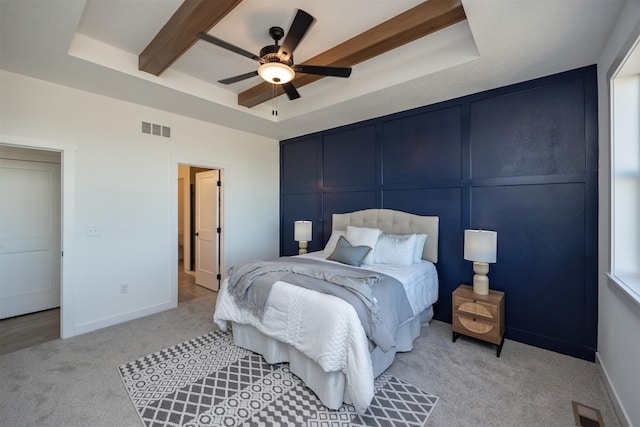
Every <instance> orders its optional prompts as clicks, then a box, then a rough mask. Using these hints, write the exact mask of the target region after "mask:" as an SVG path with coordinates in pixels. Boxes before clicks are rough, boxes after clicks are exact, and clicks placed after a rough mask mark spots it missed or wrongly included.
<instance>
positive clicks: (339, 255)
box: [327, 236, 371, 267]
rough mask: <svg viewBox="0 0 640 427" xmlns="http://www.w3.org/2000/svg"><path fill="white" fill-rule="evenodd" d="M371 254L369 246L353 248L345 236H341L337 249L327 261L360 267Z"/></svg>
mask: <svg viewBox="0 0 640 427" xmlns="http://www.w3.org/2000/svg"><path fill="white" fill-rule="evenodd" d="M369 252H371V248H370V247H369V246H351V243H349V241H348V240H347V239H346V238H345V237H344V236H340V238H339V239H338V243H336V248H335V249H334V251H333V253H332V254H331V255H329V256H328V257H327V259H330V260H332V261H338V262H341V263H343V264H348V265H353V266H356V267H360V265H361V264H362V261H364V259H365V257H366V256H367V254H368V253H369Z"/></svg>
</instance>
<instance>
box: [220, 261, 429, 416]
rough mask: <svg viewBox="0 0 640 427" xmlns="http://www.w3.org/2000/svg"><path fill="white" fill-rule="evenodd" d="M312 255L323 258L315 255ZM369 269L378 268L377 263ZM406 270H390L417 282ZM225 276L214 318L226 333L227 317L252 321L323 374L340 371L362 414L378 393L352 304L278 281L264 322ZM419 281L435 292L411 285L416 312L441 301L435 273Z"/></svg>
mask: <svg viewBox="0 0 640 427" xmlns="http://www.w3.org/2000/svg"><path fill="white" fill-rule="evenodd" d="M309 256H310V257H313V258H314V259H322V257H316V256H314V254H309ZM328 262H331V261H328ZM425 263H427V262H425ZM427 264H430V265H431V266H433V264H431V263H427ZM366 267H367V268H369V267H372V268H371V269H372V270H373V269H376V270H377V268H375V267H377V266H366ZM406 270H407V269H406V268H405V269H404V270H403V271H404V272H405V274H404V275H405V276H407V277H397V275H394V274H390V273H389V272H386V274H389V275H392V276H394V277H396V278H397V279H398V280H400V281H401V282H402V283H403V284H404V285H405V288H406V287H407V285H412V284H413V285H415V283H414V282H415V281H413V282H412V281H411V280H409V277H408V275H407V274H406ZM433 271H434V272H435V268H433ZM380 272H384V271H380ZM400 276H402V275H401V274H400ZM227 280H228V279H225V281H224V282H223V284H222V287H221V288H220V292H219V294H218V299H217V302H216V309H215V312H214V316H213V319H214V321H215V322H216V324H217V325H218V326H219V327H220V329H222V330H225V331H226V330H227V322H228V321H233V322H237V323H243V324H249V325H252V326H253V327H255V328H256V329H257V330H259V331H260V332H262V333H263V334H265V335H267V336H269V337H272V338H274V339H277V340H279V341H282V342H284V343H287V344H289V345H292V346H293V347H295V348H296V349H297V350H299V351H300V352H302V353H303V354H304V355H305V356H307V357H309V358H310V359H312V360H314V361H315V362H316V363H318V364H319V365H320V367H322V369H323V370H324V371H325V372H334V371H341V372H343V373H344V374H345V376H346V379H347V391H348V393H349V396H350V397H351V399H352V401H353V405H354V407H355V408H356V410H357V411H359V412H363V411H364V410H365V409H366V408H367V407H368V406H369V403H370V402H371V400H372V399H373V394H374V389H373V380H374V378H373V368H372V365H371V357H370V355H369V345H368V340H367V337H366V335H365V332H364V330H363V328H362V326H361V324H360V320H359V318H358V315H357V313H356V311H355V309H354V308H353V307H352V306H351V305H350V304H349V303H347V302H345V301H344V300H342V299H340V298H337V297H334V296H332V295H326V294H321V293H318V292H315V291H311V290H308V289H304V288H301V287H298V286H294V285H291V284H288V283H285V282H282V281H280V282H276V283H275V285H274V287H273V289H272V291H271V294H270V296H269V300H268V304H267V308H266V309H265V311H264V317H263V319H262V321H260V320H259V319H258V318H256V317H255V316H253V315H252V314H251V313H249V312H248V311H246V310H241V309H240V308H238V307H237V306H236V305H235V303H234V302H233V299H232V297H231V295H230V294H229V293H228V291H227ZM419 285H420V287H426V288H429V289H431V290H430V291H428V292H416V291H415V290H413V289H407V290H408V296H409V300H410V302H411V306H412V308H414V311H416V309H418V312H419V311H421V310H422V309H423V308H425V307H428V306H429V305H431V304H432V303H433V302H435V300H436V299H437V277H436V280H435V286H434V285H427V284H425V283H424V282H422V281H421V282H420V283H419ZM433 289H435V291H433ZM411 291H413V292H411ZM411 294H414V296H415V295H416V294H418V298H419V299H420V301H412V295H411ZM434 294H435V296H434ZM414 299H415V298H414ZM429 300H432V301H429ZM328 313H331V314H330V315H328ZM415 314H417V313H415Z"/></svg>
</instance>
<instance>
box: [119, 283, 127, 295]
mask: <svg viewBox="0 0 640 427" xmlns="http://www.w3.org/2000/svg"><path fill="white" fill-rule="evenodd" d="M120 293H121V294H126V293H129V284H128V283H123V284H122V285H120Z"/></svg>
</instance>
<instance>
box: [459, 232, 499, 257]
mask: <svg viewBox="0 0 640 427" xmlns="http://www.w3.org/2000/svg"><path fill="white" fill-rule="evenodd" d="M497 249H498V233H496V232H495V231H487V230H464V259H466V260H467V261H475V262H488V263H494V262H496V252H497Z"/></svg>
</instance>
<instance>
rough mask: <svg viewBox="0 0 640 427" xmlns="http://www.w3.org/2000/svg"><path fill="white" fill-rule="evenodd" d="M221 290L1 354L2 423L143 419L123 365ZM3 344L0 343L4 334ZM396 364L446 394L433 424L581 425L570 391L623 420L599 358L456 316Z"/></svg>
mask: <svg viewBox="0 0 640 427" xmlns="http://www.w3.org/2000/svg"><path fill="white" fill-rule="evenodd" d="M214 304H215V299H214V296H208V297H203V298H196V299H193V300H191V301H188V302H186V303H184V304H180V306H179V307H178V308H177V309H174V310H170V311H166V312H163V313H159V314H155V315H152V316H148V317H145V318H142V319H137V320H133V321H131V322H127V323H124V324H120V325H116V326H113V327H110V328H105V329H102V330H99V331H95V332H91V333H88V334H84V335H81V336H78V337H73V338H69V339H67V340H54V341H50V342H47V343H44V344H41V345H38V346H36V347H32V348H28V349H24V350H20V351H17V352H14V353H10V354H6V355H3V356H0V396H2V398H1V399H0V425H3V426H4V425H6V426H12V427H18V426H70V427H71V426H78V427H81V426H82V427H84V426H92V427H102V426H104V427H112V426H113V427H116V426H140V425H141V422H140V418H139V417H138V414H137V412H136V410H135V408H134V406H133V405H132V403H131V399H130V398H129V396H128V395H127V392H126V390H125V387H124V386H123V383H122V381H121V378H120V376H119V375H118V371H117V369H116V368H117V367H118V366H121V365H123V364H125V363H128V362H130V361H132V360H136V359H138V358H140V357H143V356H146V355H148V354H150V353H154V352H156V351H159V350H161V349H164V348H167V347H170V346H173V345H176V344H178V343H181V342H184V341H186V340H190V339H192V338H195V337H198V336H201V335H204V334H207V333H209V332H211V331H213V330H215V329H216V327H215V326H214V324H213V322H212V320H211V319H212V315H213V308H214ZM0 345H1V343H0ZM387 372H388V374H390V375H392V376H393V377H396V378H398V379H400V380H404V381H406V382H408V383H410V384H412V385H414V386H416V387H417V388H419V389H421V390H424V391H428V392H429V393H433V394H434V395H436V396H438V397H439V398H440V399H439V401H438V404H437V405H436V407H435V410H434V411H433V413H432V414H431V416H430V417H429V421H428V423H427V426H431V427H432V426H480V425H482V426H487V425H490V426H496V427H497V426H516V425H518V426H520V425H526V426H529V425H531V426H549V427H554V426H558V427H561V426H562V427H564V426H573V425H575V421H574V418H573V411H572V403H571V402H572V401H574V400H575V401H577V402H580V403H582V404H585V405H588V406H591V407H594V408H597V409H599V410H600V411H601V412H602V416H603V419H604V422H605V424H606V426H607V427H616V426H619V425H620V424H619V422H618V420H617V418H616V416H615V414H614V412H613V409H612V406H611V403H610V401H609V399H608V396H607V394H606V391H605V389H604V386H603V384H602V380H601V378H600V374H599V372H598V367H597V366H596V365H595V364H593V363H590V362H586V361H583V360H579V359H575V358H572V357H568V356H564V355H560V354H557V353H553V352H549V351H546V350H542V349H538V348H535V347H531V346H528V345H525V344H521V343H517V342H514V341H509V340H507V341H506V342H505V344H504V348H503V350H502V354H501V356H500V358H496V356H495V347H494V346H490V345H488V344H483V343H481V342H478V341H474V340H471V339H467V338H465V337H460V338H459V339H458V340H457V341H456V342H455V343H452V342H451V325H449V324H446V323H442V322H438V321H434V322H432V323H431V324H430V325H429V326H424V327H423V328H422V335H421V336H420V337H419V338H418V339H417V340H416V342H415V345H414V349H413V351H411V352H409V353H403V354H399V355H398V356H397V358H396V361H395V362H394V364H393V365H392V366H391V367H390V369H389V370H388V371H387Z"/></svg>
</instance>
